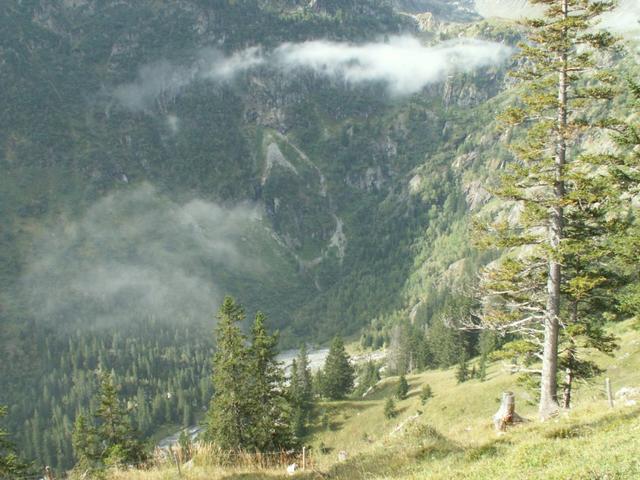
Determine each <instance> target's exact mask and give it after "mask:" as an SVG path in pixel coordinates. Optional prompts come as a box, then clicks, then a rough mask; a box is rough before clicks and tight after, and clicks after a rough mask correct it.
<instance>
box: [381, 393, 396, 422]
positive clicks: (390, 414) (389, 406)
mask: <svg viewBox="0 0 640 480" xmlns="http://www.w3.org/2000/svg"><path fill="white" fill-rule="evenodd" d="M397 415H398V411H397V410H396V402H394V401H393V398H392V397H389V398H387V401H386V403H385V404H384V418H386V419H387V420H391V419H392V418H394V417H396V416H397Z"/></svg>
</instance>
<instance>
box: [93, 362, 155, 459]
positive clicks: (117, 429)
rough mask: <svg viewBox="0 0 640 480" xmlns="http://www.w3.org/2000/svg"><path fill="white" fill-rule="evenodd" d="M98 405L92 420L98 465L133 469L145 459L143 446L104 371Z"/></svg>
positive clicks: (113, 384)
mask: <svg viewBox="0 0 640 480" xmlns="http://www.w3.org/2000/svg"><path fill="white" fill-rule="evenodd" d="M99 402H100V403H99V405H98V408H97V409H96V413H95V414H94V418H95V420H96V427H95V432H96V437H97V439H98V444H99V446H100V448H101V450H100V459H101V460H102V462H103V463H105V464H106V465H126V464H135V465H137V464H139V463H141V462H143V461H144V460H145V459H146V453H145V451H144V448H143V445H142V443H141V442H140V441H139V440H138V433H137V432H136V431H135V430H134V429H133V427H132V426H131V422H130V420H129V417H128V415H127V412H126V411H125V409H124V407H123V406H122V403H121V402H120V399H119V398H118V387H117V386H116V384H115V381H114V378H113V375H112V374H111V373H108V372H106V371H103V372H102V373H101V376H100V393H99Z"/></svg>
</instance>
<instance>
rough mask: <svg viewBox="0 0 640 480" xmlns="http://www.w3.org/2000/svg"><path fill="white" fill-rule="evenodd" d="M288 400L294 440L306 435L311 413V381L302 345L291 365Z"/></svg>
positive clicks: (306, 357)
mask: <svg viewBox="0 0 640 480" xmlns="http://www.w3.org/2000/svg"><path fill="white" fill-rule="evenodd" d="M289 399H290V402H291V407H292V422H293V423H292V427H293V433H294V435H295V436H296V438H301V437H303V436H304V435H305V434H306V433H307V425H308V423H309V421H310V420H311V414H312V412H313V380H312V377H311V368H310V366H309V355H308V353H307V347H306V345H304V344H302V346H301V347H300V351H299V352H298V355H297V357H296V359H295V360H294V361H293V362H292V365H291V376H290V378H289Z"/></svg>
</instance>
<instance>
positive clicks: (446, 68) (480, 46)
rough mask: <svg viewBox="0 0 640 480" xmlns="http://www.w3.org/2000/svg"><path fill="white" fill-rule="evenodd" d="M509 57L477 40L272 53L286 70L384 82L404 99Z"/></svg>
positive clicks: (323, 45)
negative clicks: (429, 85)
mask: <svg viewBox="0 0 640 480" xmlns="http://www.w3.org/2000/svg"><path fill="white" fill-rule="evenodd" d="M511 53H512V50H511V48H510V47H508V46H506V45H502V44H499V43H493V42H485V41H481V40H472V39H466V40H457V41H454V42H446V43H443V44H441V45H438V46H431V47H430V46H425V45H423V44H421V43H420V41H418V40H417V39H416V38H414V37H408V36H403V37H394V38H391V39H390V40H389V42H387V43H367V44H363V45H353V44H345V43H337V42H327V41H310V42H305V43H300V44H284V45H282V46H281V47H279V48H278V49H277V50H276V52H275V58H276V60H277V62H278V63H280V64H281V65H283V66H284V67H286V68H289V69H295V68H311V69H313V70H314V71H316V72H318V73H321V74H326V75H328V76H331V77H338V78H344V80H346V81H347V82H349V83H352V84H360V83H367V82H383V83H385V84H386V85H387V88H388V90H389V92H390V93H392V94H394V95H406V94H412V93H416V92H418V91H420V90H421V89H422V88H423V87H425V86H426V85H428V84H430V83H436V82H439V81H441V80H443V79H444V78H445V77H446V76H447V75H449V74H452V73H456V72H469V71H472V70H475V69H477V68H481V67H487V66H491V65H497V64H500V63H501V62H503V61H505V60H506V59H507V58H508V57H509V55H510V54H511Z"/></svg>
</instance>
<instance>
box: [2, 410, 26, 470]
mask: <svg viewBox="0 0 640 480" xmlns="http://www.w3.org/2000/svg"><path fill="white" fill-rule="evenodd" d="M6 414H7V407H5V406H3V405H0V420H1V419H2V418H3V417H4V416H5V415H6ZM29 473H30V471H29V466H28V465H27V464H26V463H24V462H23V461H22V460H20V458H19V457H18V455H17V453H16V449H15V446H14V445H13V443H12V442H11V441H9V433H8V432H7V431H6V430H5V429H3V428H2V427H0V479H5V478H6V479H13V478H21V477H23V476H26V475H28V474H29Z"/></svg>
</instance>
